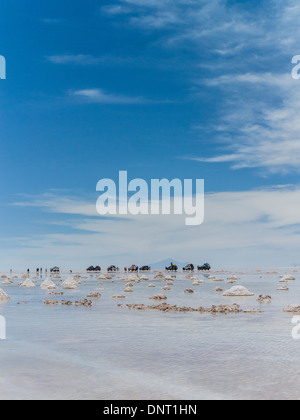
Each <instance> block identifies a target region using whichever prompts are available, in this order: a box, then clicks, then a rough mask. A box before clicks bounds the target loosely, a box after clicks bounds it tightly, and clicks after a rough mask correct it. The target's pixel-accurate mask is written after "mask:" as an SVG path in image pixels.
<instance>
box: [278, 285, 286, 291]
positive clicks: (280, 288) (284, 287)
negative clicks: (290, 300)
mask: <svg viewBox="0 0 300 420" xmlns="http://www.w3.org/2000/svg"><path fill="white" fill-rule="evenodd" d="M277 290H289V288H288V287H287V286H281V287H278V289H277Z"/></svg>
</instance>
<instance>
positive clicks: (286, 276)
mask: <svg viewBox="0 0 300 420" xmlns="http://www.w3.org/2000/svg"><path fill="white" fill-rule="evenodd" d="M282 280H283V281H284V280H285V281H291V280H296V279H295V277H294V276H292V275H291V274H287V275H285V276H283V277H282Z"/></svg>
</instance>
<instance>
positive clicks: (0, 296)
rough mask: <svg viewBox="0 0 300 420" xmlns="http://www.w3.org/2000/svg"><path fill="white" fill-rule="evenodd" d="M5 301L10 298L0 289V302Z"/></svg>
mask: <svg viewBox="0 0 300 420" xmlns="http://www.w3.org/2000/svg"><path fill="white" fill-rule="evenodd" d="M5 300H10V297H9V296H8V294H6V293H5V292H4V290H2V289H0V301H5Z"/></svg>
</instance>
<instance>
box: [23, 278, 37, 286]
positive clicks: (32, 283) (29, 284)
mask: <svg viewBox="0 0 300 420" xmlns="http://www.w3.org/2000/svg"><path fill="white" fill-rule="evenodd" d="M20 286H21V287H35V284H34V282H33V281H32V280H31V279H27V280H25V281H22V282H21V283H20Z"/></svg>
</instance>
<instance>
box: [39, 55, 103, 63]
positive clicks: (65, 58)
mask: <svg viewBox="0 0 300 420" xmlns="http://www.w3.org/2000/svg"><path fill="white" fill-rule="evenodd" d="M46 59H47V60H48V61H50V62H51V63H55V64H80V65H92V64H98V63H99V62H100V61H101V59H100V58H97V57H93V56H92V55H89V54H73V55H72V54H62V55H49V56H46Z"/></svg>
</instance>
